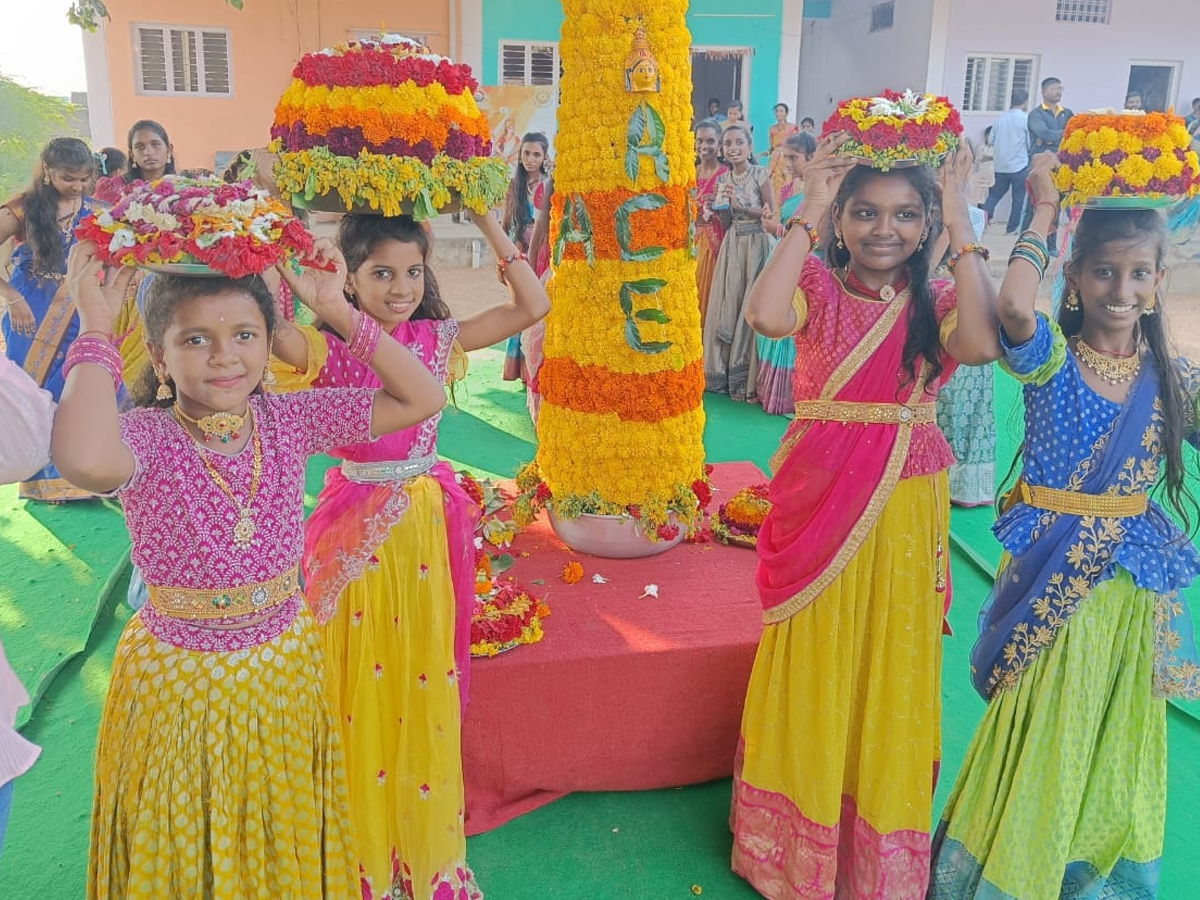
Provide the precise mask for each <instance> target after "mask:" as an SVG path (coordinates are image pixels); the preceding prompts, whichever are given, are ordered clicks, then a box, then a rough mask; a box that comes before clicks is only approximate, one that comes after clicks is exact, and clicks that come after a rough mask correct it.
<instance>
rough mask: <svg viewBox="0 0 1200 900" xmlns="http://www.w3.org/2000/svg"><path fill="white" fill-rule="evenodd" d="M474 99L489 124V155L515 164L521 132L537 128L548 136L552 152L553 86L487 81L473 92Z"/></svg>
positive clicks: (555, 103) (555, 106) (555, 101)
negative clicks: (490, 153)
mask: <svg viewBox="0 0 1200 900" xmlns="http://www.w3.org/2000/svg"><path fill="white" fill-rule="evenodd" d="M475 102H476V103H478V104H479V108H480V110H482V111H483V113H484V114H485V115H486V116H487V118H488V123H489V124H490V125H491V127H492V156H497V157H500V158H501V159H503V160H504V161H505V162H507V163H508V164H509V165H510V166H515V165H516V164H517V160H518V157H519V155H520V152H521V136H522V135H523V134H526V133H527V132H530V131H540V132H542V134H544V135H546V137H547V138H549V139H550V147H551V155H553V147H554V132H555V131H556V126H557V119H556V113H557V110H558V91H557V89H555V88H554V87H552V86H550V85H535V86H533V87H525V86H524V85H511V84H502V85H490V84H487V85H483V86H482V87H480V88H479V90H478V91H477V92H476V94H475Z"/></svg>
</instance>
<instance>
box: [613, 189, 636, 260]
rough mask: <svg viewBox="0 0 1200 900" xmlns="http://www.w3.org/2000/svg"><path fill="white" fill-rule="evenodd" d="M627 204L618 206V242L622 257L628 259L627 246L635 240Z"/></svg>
mask: <svg viewBox="0 0 1200 900" xmlns="http://www.w3.org/2000/svg"><path fill="white" fill-rule="evenodd" d="M627 202H628V201H627ZM624 210H625V204H624V203H622V204H621V205H620V206H618V207H617V215H616V217H615V218H616V220H617V243H618V244H620V246H621V259H623V260H628V259H629V257H628V256H627V255H626V253H627V252H628V251H627V250H626V248H627V247H628V246H629V244H630V243H631V242H632V241H633V228H632V227H631V226H630V224H629V213H627V212H625V211H624Z"/></svg>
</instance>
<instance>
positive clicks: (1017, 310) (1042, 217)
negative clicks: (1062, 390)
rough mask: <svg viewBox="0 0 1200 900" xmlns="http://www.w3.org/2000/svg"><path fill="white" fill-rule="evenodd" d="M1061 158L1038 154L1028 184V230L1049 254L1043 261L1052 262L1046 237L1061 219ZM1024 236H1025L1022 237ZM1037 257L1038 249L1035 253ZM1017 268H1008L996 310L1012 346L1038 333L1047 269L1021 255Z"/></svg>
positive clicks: (1051, 154) (1053, 155)
mask: <svg viewBox="0 0 1200 900" xmlns="http://www.w3.org/2000/svg"><path fill="white" fill-rule="evenodd" d="M1057 164H1058V157H1057V155H1056V154H1054V153H1039V154H1038V155H1037V156H1035V157H1034V158H1033V168H1032V169H1031V170H1030V172H1029V183H1030V186H1031V187H1032V188H1033V204H1034V209H1033V220H1032V221H1031V222H1030V223H1029V229H1028V231H1033V232H1036V233H1037V237H1033V236H1032V235H1030V237H1032V238H1033V241H1034V242H1035V243H1038V242H1039V240H1040V248H1041V250H1042V251H1045V252H1046V255H1045V256H1044V259H1045V261H1046V262H1049V253H1048V251H1046V237H1047V235H1048V234H1049V232H1050V229H1051V228H1053V227H1054V222H1055V220H1056V219H1057V217H1058V203H1059V194H1058V188H1057V187H1056V186H1055V184H1054V177H1053V173H1054V167H1055V166H1056V165H1057ZM1024 237H1025V236H1024V235H1022V238H1024ZM1033 254H1034V255H1037V250H1033ZM1016 263H1017V264H1015V265H1011V264H1010V265H1009V267H1008V271H1007V272H1006V273H1005V274H1004V281H1003V283H1001V285H1000V299H999V301H998V303H997V311H998V312H999V315H1000V325H1001V326H1002V327H1003V328H1004V334H1005V336H1006V337H1007V338H1008V340H1009V341H1010V342H1011V343H1013V344H1023V343H1025V342H1026V341H1027V340H1029V339H1030V338H1031V337H1033V333H1034V331H1036V330H1037V315H1036V314H1035V313H1034V306H1035V304H1036V303H1037V292H1038V285H1039V284H1041V281H1042V276H1043V275H1044V274H1045V267H1044V266H1040V265H1035V264H1034V263H1033V260H1032V259H1030V258H1029V257H1028V256H1022V257H1020V258H1019V259H1018V260H1017V261H1016Z"/></svg>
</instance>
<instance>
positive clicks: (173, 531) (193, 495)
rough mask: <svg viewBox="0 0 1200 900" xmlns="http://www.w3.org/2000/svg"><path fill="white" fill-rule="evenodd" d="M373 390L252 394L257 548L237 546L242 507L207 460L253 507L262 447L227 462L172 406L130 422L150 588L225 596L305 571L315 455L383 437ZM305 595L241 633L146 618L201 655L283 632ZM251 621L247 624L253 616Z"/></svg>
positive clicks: (139, 554)
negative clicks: (309, 471) (307, 481)
mask: <svg viewBox="0 0 1200 900" xmlns="http://www.w3.org/2000/svg"><path fill="white" fill-rule="evenodd" d="M374 395H375V392H374V391H373V390H364V389H356V388H339V389H328V390H311V391H303V392H300V393H295V394H263V395H257V396H254V397H252V398H251V400H250V405H251V407H252V408H253V410H254V422H255V427H256V428H257V429H258V433H259V436H260V438H261V444H262V472H261V477H260V483H259V488H258V493H257V496H256V497H255V498H254V502H253V520H254V525H255V531H254V537H253V540H252V542H251V546H250V548H249V549H246V550H241V549H238V547H237V546H236V545H235V544H234V541H233V529H234V526H235V525H236V524H237V521H238V518H239V509H238V507H237V506H235V504H234V502H233V501H232V500H231V499H230V498H229V496H227V495H226V494H225V493H224V492H223V491H222V490H221V489H220V488H219V487H218V486H217V485H216V483H215V482H214V481H213V479H212V477H211V475H210V474H209V472H208V470H207V468H206V467H205V466H204V463H203V461H202V459H201V454H204V456H205V457H206V458H207V459H208V460H209V462H211V463H212V464H213V465H214V466H215V467H216V470H217V471H218V472H220V473H221V475H222V476H223V477H224V478H225V480H226V482H227V483H228V485H229V487H230V488H231V490H232V491H233V493H234V494H235V495H236V496H237V497H238V498H239V500H241V501H242V502H244V501H245V498H246V497H247V496H248V494H249V490H250V484H251V478H252V472H253V462H254V451H253V441H251V442H247V444H246V446H245V447H244V448H243V449H242V450H241V451H239V452H238V453H236V454H234V455H232V456H227V455H223V454H220V453H217V452H215V451H211V450H206V449H203V448H202V447H201V446H200V445H199V444H198V443H197V442H196V441H194V440H193V439H192V437H191V435H190V434H188V432H187V431H185V430H184V428H183V426H182V425H180V424H179V422H178V421H176V419H175V417H174V416H173V415H172V413H171V411H170V410H165V409H136V410H133V411H131V412H128V413H125V414H124V415H122V416H121V433H122V436H123V437H124V440H125V443H126V444H127V445H128V446H129V449H130V450H131V451H132V453H133V456H134V459H135V461H136V469H135V471H134V474H133V477H132V478H131V479H130V480H129V482H128V483H126V484H125V485H124V486H123V487H122V488H121V489H120V490H119V491H118V492H117V496H118V497H119V498H120V499H121V503H122V505H123V506H124V508H125V520H126V524H127V526H128V528H129V534H130V536H131V537H132V539H133V553H132V558H133V562H134V563H135V564H136V565H137V566H138V567H139V568H140V569H141V571H142V574H143V576H144V577H145V579H146V583H147V584H148V585H155V586H162V587H179V588H197V589H203V590H219V589H221V588H228V587H239V586H242V585H245V584H252V583H258V582H263V581H268V580H270V579H272V578H275V577H277V576H279V575H282V574H284V573H286V572H288V571H290V570H291V569H294V568H296V567H297V566H298V565H299V564H300V561H301V556H302V554H303V551H304V477H305V467H306V465H307V462H308V458H309V457H310V456H312V455H314V454H317V453H323V452H326V451H328V450H331V449H333V448H334V447H338V446H341V445H343V444H358V443H366V442H368V441H370V439H371V405H372V402H373V400H374ZM300 602H301V598H300V596H299V594H297V595H296V596H295V597H293V598H292V599H291V600H289V601H288V602H287V603H285V604H283V605H282V606H280V607H278V608H277V610H276V612H275V613H273V614H272V616H271V618H270V619H269V620H268V621H267V622H263V623H259V624H256V625H255V626H253V627H251V628H246V629H238V628H237V627H236V626H237V624H238V620H237V619H236V618H234V619H228V620H217V622H216V623H214V624H223V625H228V626H234V627H232V628H230V629H229V630H221V629H216V628H207V627H203V626H198V625H195V624H193V623H190V622H183V621H181V620H179V619H172V618H169V617H167V616H165V615H163V614H161V613H159V612H157V611H156V610H155V609H153V607H152V605H151V604H147V605H146V606H145V607H143V609H142V610H141V612H140V613H139V615H140V616H141V617H142V621H143V622H144V623H145V625H146V626H147V627H148V628H149V629H150V631H151V632H153V633H154V634H155V635H156V636H158V637H159V638H161V639H163V640H166V641H168V642H170V643H173V644H175V645H176V646H183V647H188V648H190V649H200V650H209V649H212V650H218V649H235V648H237V647H244V646H253V645H255V644H258V643H260V642H262V641H264V640H270V639H271V638H273V637H275V636H276V635H278V634H280V633H282V631H283V629H284V628H286V627H287V626H288V625H289V624H290V623H291V621H292V619H293V618H294V617H295V615H296V612H297V611H298V610H299V608H300ZM243 618H245V617H243Z"/></svg>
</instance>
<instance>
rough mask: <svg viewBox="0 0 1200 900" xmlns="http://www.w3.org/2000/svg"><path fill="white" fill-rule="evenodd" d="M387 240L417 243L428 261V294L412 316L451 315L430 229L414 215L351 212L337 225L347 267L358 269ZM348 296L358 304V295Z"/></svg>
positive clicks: (446, 316)
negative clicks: (433, 261) (432, 263)
mask: <svg viewBox="0 0 1200 900" xmlns="http://www.w3.org/2000/svg"><path fill="white" fill-rule="evenodd" d="M384 241H399V242H400V243H402V244H416V245H417V247H418V248H419V249H420V251H421V259H422V260H424V261H425V295H424V296H423V297H421V302H420V303H419V304H417V308H416V309H415V310H413V314H412V316H411V318H413V319H449V318H450V307H448V306H447V305H446V301H445V300H443V299H442V292H441V290H440V289H439V288H438V283H437V278H436V277H434V274H433V269H431V268H430V267H429V252H430V250H431V249H432V248H433V242H432V241H431V240H430V237H429V232H427V231H426V230H425V228H424V227H423V226H422V225H421V224H420V223H418V222H416V221H415V220H414V219H413V218H412V217H411V216H374V215H359V214H357V213H352V214H350V215H348V216H345V217H343V218H342V221H341V224H340V225H338V233H337V244H338V247H339V248H340V249H341V251H342V255H343V256H345V257H346V268H347V269H348V270H349V271H350V272H357V271H358V270H359V267H360V266H362V264H363V262H364V261H365V260H366V258H367V257H368V256H370V255H371V251H373V250H374V249H375V248H376V247H378V246H379V245H380V244H382V243H383V242H384ZM346 299H347V300H348V301H349V302H350V303H351V304H352V305H353V306H355V307H356V308H357V306H358V299H357V298H355V297H353V296H351V295H350V294H347V295H346Z"/></svg>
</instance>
